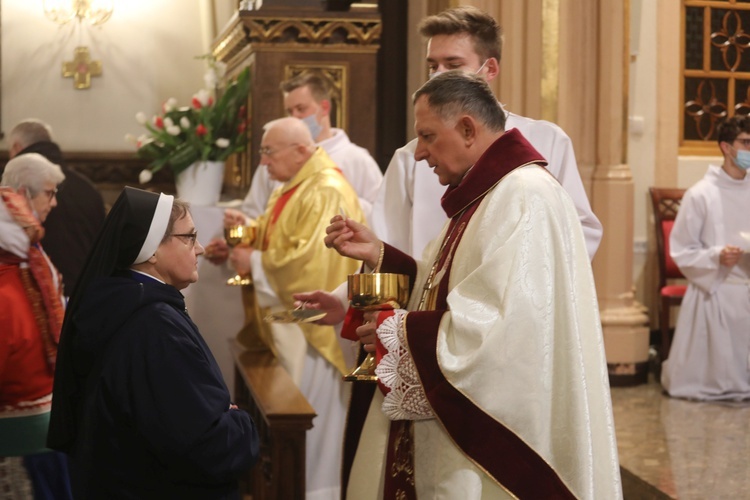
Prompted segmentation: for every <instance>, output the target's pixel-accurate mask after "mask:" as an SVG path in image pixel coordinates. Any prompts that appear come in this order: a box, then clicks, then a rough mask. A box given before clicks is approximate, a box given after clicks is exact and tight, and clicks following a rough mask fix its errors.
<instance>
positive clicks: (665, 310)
mask: <svg viewBox="0 0 750 500" xmlns="http://www.w3.org/2000/svg"><path fill="white" fill-rule="evenodd" d="M649 192H650V193H651V203H652V204H653V207H654V226H655V229H656V248H657V253H658V257H659V331H660V333H661V360H662V361H664V360H665V359H667V357H669V348H670V347H671V345H672V334H671V329H670V324H669V320H670V316H671V314H670V313H671V311H672V307H674V306H679V305H680V304H682V297H684V296H685V290H686V289H687V285H684V284H670V281H671V280H676V279H683V280H684V279H685V276H683V274H682V272H681V271H680V269H679V268H678V267H677V264H675V263H674V261H673V260H672V257H671V256H670V255H669V234H670V233H671V232H672V226H673V225H674V220H675V217H677V211H678V210H679V209H680V203H681V202H682V196H683V195H684V194H685V190H684V189H677V188H656V187H652V188H649Z"/></svg>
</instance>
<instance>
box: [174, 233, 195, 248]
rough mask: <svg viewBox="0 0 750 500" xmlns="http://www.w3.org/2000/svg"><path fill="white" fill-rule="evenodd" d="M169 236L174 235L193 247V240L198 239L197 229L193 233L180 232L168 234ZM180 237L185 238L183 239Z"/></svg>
mask: <svg viewBox="0 0 750 500" xmlns="http://www.w3.org/2000/svg"><path fill="white" fill-rule="evenodd" d="M169 236H176V237H178V238H180V240H181V241H183V242H184V243H185V244H186V245H187V246H189V247H190V248H193V247H194V246H195V240H196V239H198V231H196V232H194V233H182V234H170V235H169ZM182 238H185V240H183V239H182Z"/></svg>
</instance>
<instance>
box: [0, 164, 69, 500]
mask: <svg viewBox="0 0 750 500" xmlns="http://www.w3.org/2000/svg"><path fill="white" fill-rule="evenodd" d="M64 179H65V176H64V175H63V173H62V171H61V170H60V167H59V166H57V165H55V164H53V163H51V162H50V161H48V160H47V159H46V158H44V157H43V156H41V155H38V154H28V155H24V156H19V157H17V158H14V159H12V160H10V161H9V162H8V163H7V165H6V167H5V172H4V173H3V177H2V182H1V183H0V184H2V186H1V187H0V492H8V491H10V492H13V494H15V495H17V497H18V498H26V496H28V497H31V495H32V494H33V496H34V498H61V499H64V498H70V493H69V490H70V488H69V486H68V485H67V483H68V481H67V467H66V464H65V457H64V456H63V455H60V454H57V453H52V452H51V450H49V449H48V448H47V447H46V445H45V442H46V439H47V426H48V424H49V419H50V404H51V401H52V379H53V375H54V371H55V358H56V356H57V343H58V340H59V338H60V328H61V325H62V319H63V307H64V303H63V296H62V285H61V283H62V280H61V276H60V273H58V271H57V269H55V267H54V266H53V265H52V262H51V261H50V260H49V258H48V257H47V254H45V253H44V250H43V249H42V246H41V244H40V240H41V239H42V236H44V228H43V227H42V223H43V222H44V220H45V219H46V218H47V215H48V214H49V212H50V210H52V208H54V207H55V205H57V201H56V199H55V192H56V191H57V186H58V185H59V184H60V183H61V182H62V181H63V180H64ZM50 193H51V194H50ZM13 494H12V495H11V496H13ZM24 495H26V496H24Z"/></svg>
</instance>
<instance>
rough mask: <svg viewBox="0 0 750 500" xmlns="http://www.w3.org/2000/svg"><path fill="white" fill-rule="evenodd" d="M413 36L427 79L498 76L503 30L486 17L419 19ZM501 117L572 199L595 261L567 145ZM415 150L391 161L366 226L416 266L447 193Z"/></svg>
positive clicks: (593, 233)
mask: <svg viewBox="0 0 750 500" xmlns="http://www.w3.org/2000/svg"><path fill="white" fill-rule="evenodd" d="M419 29H420V33H421V34H422V35H423V36H424V37H426V38H428V45H427V65H428V67H429V70H430V77H433V76H435V75H436V74H439V73H442V72H444V71H447V70H451V69H460V70H463V71H465V72H467V73H476V74H478V75H480V76H482V77H483V78H484V79H485V80H486V81H488V82H489V81H492V80H493V79H495V77H497V75H498V74H499V72H500V57H501V53H502V30H501V28H500V26H499V25H498V24H497V22H495V20H494V19H493V18H492V16H490V15H489V14H487V13H485V12H483V11H481V10H479V9H477V8H476V7H470V6H463V7H458V8H454V9H448V10H446V11H443V12H441V13H440V14H437V15H434V16H429V17H427V18H425V19H424V20H423V21H422V23H421V24H420V27H419ZM505 114H506V121H507V124H506V128H507V129H508V130H510V129H512V128H516V129H518V130H519V131H520V132H521V133H522V134H523V135H524V137H526V138H527V139H528V141H529V142H530V143H531V144H532V146H534V148H535V149H536V150H537V151H539V152H540V153H541V154H542V155H543V156H544V158H546V159H547V161H548V162H549V164H548V165H547V170H549V172H550V173H551V174H552V175H554V176H555V177H556V178H557V180H558V181H560V184H562V186H563V188H565V190H566V191H567V192H568V194H570V196H571V197H572V198H573V203H574V204H575V207H576V211H577V212H578V218H579V220H580V221H581V225H582V226H583V234H584V236H585V237H586V248H587V251H588V254H589V258H593V257H594V254H595V253H596V250H597V248H598V247H599V242H600V241H601V238H602V225H601V223H600V222H599V220H598V219H597V218H596V215H594V213H593V211H592V210H591V206H590V204H589V200H588V198H587V196H586V191H585V190H584V188H583V183H582V182H581V176H580V174H579V173H578V166H577V164H576V159H575V153H574V152H573V145H572V143H571V141H570V138H569V137H568V136H567V135H566V134H565V132H564V131H563V130H562V129H560V127H558V126H557V125H555V124H554V123H550V122H547V121H543V120H532V119H530V118H526V117H523V116H519V115H516V114H514V113H510V112H508V111H506V112H505ZM416 145H417V140H416V139H415V140H413V141H411V142H410V143H409V144H407V145H406V146H404V147H402V148H400V149H398V150H397V151H396V152H395V153H394V155H393V158H392V159H391V163H390V164H389V165H388V169H387V170H386V172H385V177H384V179H383V184H382V186H381V189H380V192H379V193H378V198H377V200H376V201H375V204H374V206H373V212H372V217H371V221H372V228H373V229H374V231H375V234H377V235H378V236H379V237H380V238H382V239H383V240H384V241H386V242H387V243H390V244H391V245H393V246H395V247H396V248H398V249H399V250H402V251H404V252H406V253H408V254H410V255H411V256H413V257H415V258H420V257H421V255H422V250H423V249H424V247H425V245H426V244H427V243H428V242H429V241H430V240H432V239H433V238H435V237H436V236H437V235H438V233H439V232H440V229H441V228H442V227H443V224H444V223H445V221H446V218H445V217H444V216H443V215H441V212H442V210H441V208H440V198H441V196H442V195H443V193H445V187H444V186H441V185H440V183H439V182H438V178H437V176H435V175H433V174H432V172H431V171H430V169H429V168H427V167H428V165H427V164H426V163H425V162H424V161H419V162H418V161H416V160H415V159H414V152H415V150H416ZM430 166H432V165H430Z"/></svg>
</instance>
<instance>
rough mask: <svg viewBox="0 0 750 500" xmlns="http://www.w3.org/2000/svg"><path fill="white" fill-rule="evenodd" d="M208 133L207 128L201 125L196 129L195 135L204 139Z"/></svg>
mask: <svg viewBox="0 0 750 500" xmlns="http://www.w3.org/2000/svg"><path fill="white" fill-rule="evenodd" d="M207 133H208V130H206V127H205V126H204V125H203V124H202V123H201V124H199V125H198V126H197V127H195V135H197V136H198V137H203V136H204V135H206V134H207Z"/></svg>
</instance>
